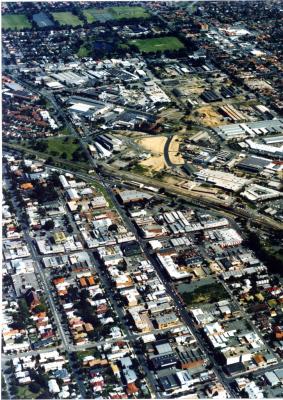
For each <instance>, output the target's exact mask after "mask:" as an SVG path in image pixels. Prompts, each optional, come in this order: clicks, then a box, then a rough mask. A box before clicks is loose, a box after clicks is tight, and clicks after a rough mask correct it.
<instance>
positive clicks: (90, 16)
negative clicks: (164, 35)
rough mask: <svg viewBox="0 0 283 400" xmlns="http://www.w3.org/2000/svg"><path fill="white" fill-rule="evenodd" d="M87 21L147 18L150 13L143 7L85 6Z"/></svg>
mask: <svg viewBox="0 0 283 400" xmlns="http://www.w3.org/2000/svg"><path fill="white" fill-rule="evenodd" d="M83 13H84V15H85V17H86V19H87V22H88V23H90V24H91V23H92V22H94V21H99V22H105V21H110V20H115V19H117V20H118V19H125V18H149V17H150V14H149V13H148V12H147V11H146V10H145V9H144V8H143V7H138V6H135V7H130V6H121V7H106V8H96V7H93V8H87V9H86V10H84V11H83Z"/></svg>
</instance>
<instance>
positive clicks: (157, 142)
mask: <svg viewBox="0 0 283 400" xmlns="http://www.w3.org/2000/svg"><path fill="white" fill-rule="evenodd" d="M166 140H167V138H166V137H165V136H157V137H147V138H144V139H141V140H139V141H138V144H139V145H140V146H142V147H143V148H144V149H145V150H148V151H150V152H151V157H149V158H148V159H147V160H143V161H141V162H140V165H141V166H142V167H147V168H150V169H151V170H152V171H153V172H156V171H160V170H161V169H163V168H164V167H165V161H164V145H165V142H166Z"/></svg>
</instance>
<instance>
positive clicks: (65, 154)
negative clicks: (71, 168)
mask: <svg viewBox="0 0 283 400" xmlns="http://www.w3.org/2000/svg"><path fill="white" fill-rule="evenodd" d="M61 157H62V158H64V160H66V159H67V153H66V152H65V151H64V152H63V153H62V154H61Z"/></svg>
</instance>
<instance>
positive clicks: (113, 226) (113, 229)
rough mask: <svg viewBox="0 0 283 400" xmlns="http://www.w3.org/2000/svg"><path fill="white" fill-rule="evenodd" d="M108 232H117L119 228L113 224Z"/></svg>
mask: <svg viewBox="0 0 283 400" xmlns="http://www.w3.org/2000/svg"><path fill="white" fill-rule="evenodd" d="M108 230H109V231H110V232H113V231H115V232H117V230H118V226H117V225H116V224H111V225H109V227H108Z"/></svg>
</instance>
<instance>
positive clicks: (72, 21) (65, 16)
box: [52, 11, 83, 27]
mask: <svg viewBox="0 0 283 400" xmlns="http://www.w3.org/2000/svg"><path fill="white" fill-rule="evenodd" d="M52 16H53V18H54V20H55V21H58V22H59V24H60V25H71V26H73V27H76V26H79V25H83V21H81V20H80V19H79V17H77V16H76V15H74V14H72V13H71V12H69V11H66V12H53V13H52Z"/></svg>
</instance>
